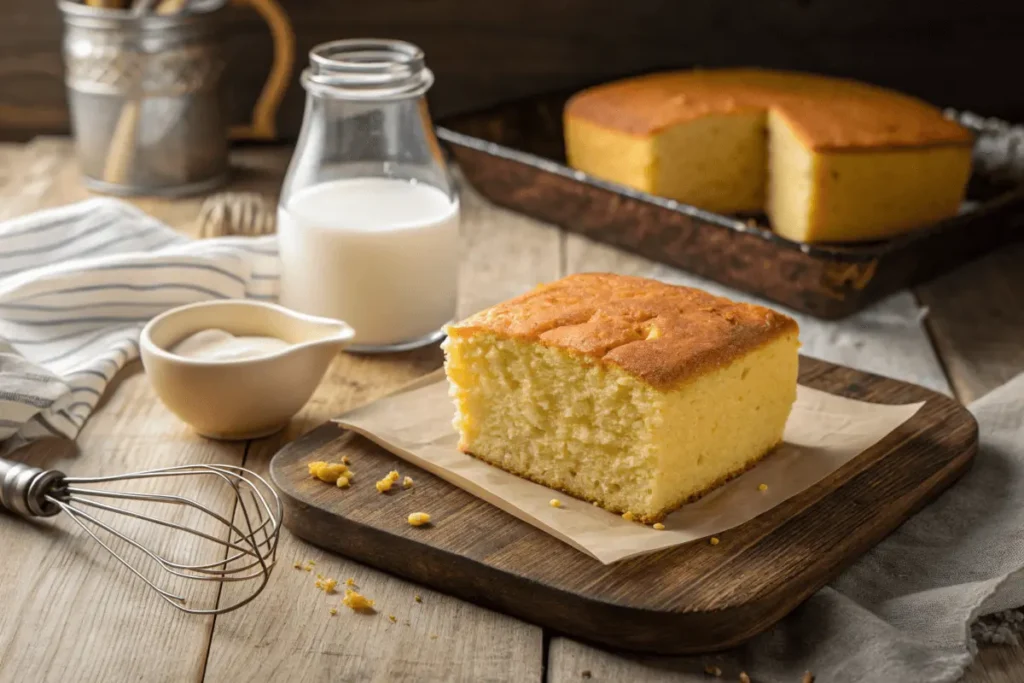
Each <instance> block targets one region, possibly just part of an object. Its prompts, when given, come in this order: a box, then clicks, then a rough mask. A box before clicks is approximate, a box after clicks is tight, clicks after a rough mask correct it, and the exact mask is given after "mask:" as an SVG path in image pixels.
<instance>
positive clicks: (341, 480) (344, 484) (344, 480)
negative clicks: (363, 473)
mask: <svg viewBox="0 0 1024 683" xmlns="http://www.w3.org/2000/svg"><path fill="white" fill-rule="evenodd" d="M334 483H335V484H336V485H337V487H338V488H339V489H347V488H348V487H349V478H348V477H338V481H336V482H334Z"/></svg>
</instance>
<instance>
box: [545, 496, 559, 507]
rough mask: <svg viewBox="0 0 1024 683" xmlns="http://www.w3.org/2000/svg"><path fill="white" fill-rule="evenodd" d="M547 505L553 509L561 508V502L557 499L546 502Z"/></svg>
mask: <svg viewBox="0 0 1024 683" xmlns="http://www.w3.org/2000/svg"><path fill="white" fill-rule="evenodd" d="M548 505H550V506H551V507H553V508H560V507H562V501H560V500H558V499H557V498H552V499H551V500H549V501H548Z"/></svg>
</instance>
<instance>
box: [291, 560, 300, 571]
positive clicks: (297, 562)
mask: <svg viewBox="0 0 1024 683" xmlns="http://www.w3.org/2000/svg"><path fill="white" fill-rule="evenodd" d="M292 566H293V567H295V568H296V569H302V563H301V562H299V561H297V560H296V562H295V564H293V565H292Z"/></svg>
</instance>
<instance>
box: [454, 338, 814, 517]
mask: <svg viewBox="0 0 1024 683" xmlns="http://www.w3.org/2000/svg"><path fill="white" fill-rule="evenodd" d="M798 347H799V340H798V336H797V330H796V329H791V330H789V331H788V332H786V333H783V334H782V335H780V336H778V337H772V338H770V339H768V340H767V341H766V342H765V344H763V345H761V346H759V347H757V348H755V349H752V350H750V351H749V352H748V353H747V354H745V355H743V356H741V357H739V358H737V359H736V360H735V362H733V363H730V364H728V365H727V366H725V367H718V368H714V369H709V370H707V371H706V372H704V373H703V374H702V375H700V376H698V377H696V378H694V380H693V381H692V382H687V383H686V384H684V385H683V386H680V387H676V388H671V389H659V388H657V387H654V386H651V385H650V384H647V383H646V382H644V381H643V380H642V379H640V378H637V377H634V376H632V375H629V374H628V373H626V372H625V371H623V370H622V369H621V368H618V367H616V366H614V365H607V364H603V363H601V362H600V361H599V360H598V359H594V358H590V357H587V356H583V355H580V354H578V353H574V352H573V351H572V350H571V349H564V348H557V347H551V346H547V345H544V344H541V343H536V342H529V341H524V340H521V339H515V338H513V337H506V336H501V335H495V334H494V333H493V332H477V333H476V334H472V335H470V336H468V337H457V338H454V339H450V340H449V341H448V342H446V352H447V355H446V369H447V370H448V375H449V380H450V382H451V395H452V397H453V399H454V400H455V403H456V418H455V423H454V424H455V427H456V429H457V430H458V432H459V434H460V440H459V449H460V450H461V451H463V452H464V453H467V454H469V455H471V456H473V457H476V458H478V459H480V460H482V461H484V462H487V463H488V464H491V465H493V466H495V467H498V468H499V469H502V470H505V471H507V472H510V473H512V474H515V475H517V476H520V477H522V478H524V479H527V480H529V481H533V482H535V483H537V484H540V485H542V486H546V487H548V488H552V489H555V490H558V491H562V492H564V493H566V494H568V495H571V496H573V497H574V498H577V499H580V500H586V501H588V502H592V503H594V502H596V503H597V504H598V505H599V506H600V507H602V508H603V509H605V510H608V511H610V512H614V513H617V514H622V513H625V512H630V513H631V514H632V515H633V518H634V519H636V520H639V521H642V522H644V523H654V522H657V521H660V520H661V519H663V518H664V517H665V515H667V514H669V513H670V512H671V511H673V510H675V509H678V508H679V507H680V506H682V505H684V504H685V503H688V502H692V501H694V500H697V499H699V498H700V497H702V496H704V495H706V494H708V493H710V492H711V491H713V490H715V489H717V488H718V487H719V486H721V485H723V484H724V483H726V482H727V481H729V480H731V479H733V478H735V477H737V476H739V475H740V474H742V473H744V472H745V471H747V470H749V469H750V468H751V467H753V466H754V465H756V464H757V463H758V462H760V461H761V460H762V459H763V458H764V457H766V456H767V455H768V454H769V453H771V452H772V451H773V450H774V449H775V448H776V447H777V446H778V445H779V443H781V438H782V431H783V429H784V426H785V422H786V419H787V418H788V415H789V412H790V410H791V408H792V405H793V402H794V400H795V389H796V372H797V363H798V361H797V358H798V355H797V349H798ZM566 361H568V362H566ZM775 361H777V362H775ZM516 363H518V364H519V365H518V366H517V365H516ZM748 374H749V375H750V377H749V380H748ZM542 379H543V381H541V380H542ZM485 385H486V388H485V389H481V388H480V387H481V386H485ZM566 386H572V387H576V388H577V389H578V390H579V391H582V392H583V395H584V396H585V400H584V401H582V402H579V401H575V400H574V398H573V397H571V396H569V397H567V396H566V395H565V392H564V391H563V390H562V388H563V387H566ZM765 387H766V388H767V389H768V392H767V393H764V392H762V393H758V389H759V388H765ZM790 387H791V388H790ZM722 398H724V399H726V400H729V401H732V403H731V404H730V405H731V406H732V410H731V412H726V413H722V414H719V403H718V402H717V400H718V399H722ZM694 399H697V400H698V401H702V402H701V403H694ZM744 399H747V401H746V403H744V402H743V401H744ZM580 405H583V406H585V408H584V410H582V411H581V410H579V406H580ZM762 408H763V409H764V410H763V412H758V411H761V410H762ZM588 411H589V412H588ZM551 413H555V416H554V417H552V416H551ZM758 417H760V419H761V424H760V427H759V428H758V429H754V428H752V427H751V428H747V425H748V424H750V423H751V422H752V421H753V423H754V424H756V420H757V418H758ZM666 421H668V422H669V424H665V423H666ZM695 425H696V427H695ZM719 428H721V429H722V431H721V432H719V436H715V432H716V430H717V429H719ZM727 432H738V433H739V434H740V435H741V437H742V438H740V439H738V440H735V441H733V440H729V441H728V442H725V441H723V440H722V439H721V435H722V434H723V433H727ZM726 443H727V445H723V444H726ZM734 452H735V453H738V454H739V456H740V458H741V459H739V460H738V461H737V460H736V459H735V458H734V459H733V460H732V461H730V460H728V458H729V455H730V454H732V453H734ZM552 454H557V455H556V456H555V457H554V459H553V458H552ZM705 455H708V456H710V457H709V458H708V460H707V464H704V456H705ZM723 455H724V456H725V458H724V459H726V464H727V466H728V469H727V471H724V472H716V471H715V470H714V467H715V465H716V464H719V463H721V462H722V460H723V457H722V456H723ZM679 473H683V474H681V475H680V474H679ZM709 477H713V478H710V479H709ZM689 479H692V481H688V480H689ZM590 491H593V493H589V492H590ZM645 491H646V493H645Z"/></svg>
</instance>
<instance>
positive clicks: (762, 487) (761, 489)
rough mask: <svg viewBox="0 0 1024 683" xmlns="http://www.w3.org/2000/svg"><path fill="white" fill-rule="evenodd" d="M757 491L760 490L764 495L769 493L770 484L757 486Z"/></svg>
mask: <svg viewBox="0 0 1024 683" xmlns="http://www.w3.org/2000/svg"><path fill="white" fill-rule="evenodd" d="M757 490H758V491H761V492H762V493H763V492H764V491H767V490H768V484H758V485H757Z"/></svg>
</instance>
